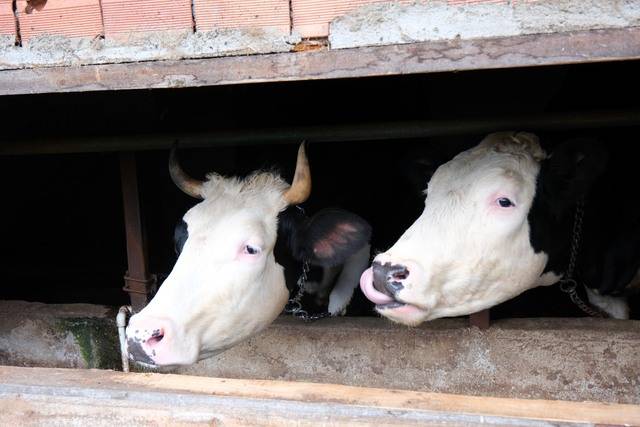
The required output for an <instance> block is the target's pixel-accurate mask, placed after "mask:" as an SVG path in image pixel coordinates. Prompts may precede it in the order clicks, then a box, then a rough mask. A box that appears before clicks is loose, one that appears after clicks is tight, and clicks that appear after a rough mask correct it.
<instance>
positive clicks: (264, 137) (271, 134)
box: [0, 109, 640, 155]
mask: <svg viewBox="0 0 640 427" xmlns="http://www.w3.org/2000/svg"><path fill="white" fill-rule="evenodd" d="M639 125H640V109H631V110H610V111H592V112H584V111H576V112H566V113H542V114H519V115H502V116H500V117H489V116H487V117H478V118H474V119H464V120H461V119H445V120H406V121H390V122H380V121H378V122H375V123H371V122H370V123H366V122H365V123H353V124H348V125H322V126H287V127H284V128H273V127H270V128H262V129H246V128H243V129H225V130H220V131H209V132H179V133H168V132H164V133H155V134H154V133H150V134H122V135H109V136H81V137H74V136H65V137H41V138H30V139H15V140H3V141H2V143H0V155H16V154H47V153H95V152H108V151H131V150H136V151H141V150H165V149H169V148H170V147H171V146H172V145H173V144H174V143H175V142H179V143H180V146H181V147H190V148H196V147H214V146H230V145H247V144H249V145H251V144H257V143H260V144H297V143H300V141H309V142H344V141H384V140H389V139H415V138H427V137H432V136H442V135H465V134H483V133H489V132H495V131H497V130H501V129H536V130H537V131H543V130H548V131H554V130H556V131H557V130H565V131H566V130H572V129H582V130H585V129H594V128H619V127H625V126H639Z"/></svg>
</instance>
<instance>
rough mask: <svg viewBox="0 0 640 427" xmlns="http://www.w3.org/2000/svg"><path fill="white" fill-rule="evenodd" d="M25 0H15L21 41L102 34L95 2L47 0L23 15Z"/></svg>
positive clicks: (97, 6) (98, 4)
mask: <svg viewBox="0 0 640 427" xmlns="http://www.w3.org/2000/svg"><path fill="white" fill-rule="evenodd" d="M26 8H27V2H26V0H18V3H17V11H18V19H19V22H20V35H21V36H22V40H23V41H25V40H29V39H30V38H32V37H34V36H38V35H44V34H49V35H60V36H67V37H96V36H98V35H100V34H102V19H101V17H100V1H99V0H48V1H47V2H46V4H45V5H44V7H43V8H42V9H41V10H36V9H32V10H31V13H27V9H26Z"/></svg>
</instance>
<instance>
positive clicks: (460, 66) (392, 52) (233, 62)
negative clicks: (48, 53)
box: [0, 27, 640, 95]
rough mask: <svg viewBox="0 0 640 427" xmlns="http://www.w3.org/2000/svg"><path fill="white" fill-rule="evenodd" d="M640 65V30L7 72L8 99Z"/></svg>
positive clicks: (3, 83)
mask: <svg viewBox="0 0 640 427" xmlns="http://www.w3.org/2000/svg"><path fill="white" fill-rule="evenodd" d="M638 58H640V27H632V28H624V29H609V30H592V31H579V32H570V33H555V34H538V35H526V36H519V37H508V38H494V39H477V40H451V41H445V42H435V43H415V44H406V45H393V46H381V47H366V48H357V49H344V50H326V51H315V52H299V53H284V54H272V55H255V56H240V57H224V58H210V59H198V60H183V61H158V62H143V63H129V64H110V65H92V66H83V67H50V68H39V69H26V70H6V71H0V95H10V94H29V93H47V92H82V91H99V90H123V89H148V88H176V87H197V86H213V85H229V84H241V83H258V82H276V81H296V80H321V79H334V78H346V77H365V76H384V75H397V74H414V73H432V72H444V71H462V70H480V69H495V68H512V67H528V66H541V65H558V64H580V63H590V62H602V61H620V60H628V59H638Z"/></svg>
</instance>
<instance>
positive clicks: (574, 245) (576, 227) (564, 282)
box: [560, 199, 609, 318]
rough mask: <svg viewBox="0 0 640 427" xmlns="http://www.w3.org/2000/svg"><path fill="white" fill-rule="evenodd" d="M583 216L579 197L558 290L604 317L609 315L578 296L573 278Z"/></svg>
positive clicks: (584, 309)
mask: <svg viewBox="0 0 640 427" xmlns="http://www.w3.org/2000/svg"><path fill="white" fill-rule="evenodd" d="M583 218H584V201H583V200H582V199H581V200H579V201H578V203H577V204H576V211H575V214H574V217H573V231H572V235H571V251H570V252H569V264H568V265H567V271H565V273H564V276H563V278H562V279H560V290H561V291H562V292H564V293H566V294H568V295H569V298H570V299H571V302H573V303H574V304H575V305H576V306H578V308H579V309H580V310H582V311H583V312H585V313H586V314H588V315H589V316H591V317H602V318H606V317H609V315H608V314H607V313H606V312H604V311H602V310H600V309H599V308H597V307H593V306H592V305H591V304H588V303H586V302H584V301H583V300H582V298H580V296H579V295H578V291H577V290H576V288H577V287H578V282H576V281H575V279H574V278H573V273H574V270H575V268H576V261H577V259H578V251H579V250H580V240H582V220H583Z"/></svg>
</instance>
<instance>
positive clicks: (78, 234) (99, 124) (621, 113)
mask: <svg viewBox="0 0 640 427" xmlns="http://www.w3.org/2000/svg"><path fill="white" fill-rule="evenodd" d="M639 71H640V62H638V61H624V62H613V63H601V64H582V65H563V66H553V67H544V68H522V69H506V70H487V71H468V72H459V73H436V74H418V75H407V76H389V77H372V78H360V79H340V80H327V81H303V82H286V83H284V82H283V83H264V84H253V85H231V86H216V87H204V88H181V89H155V90H131V91H107V92H86V93H69V94H39V95H18V96H10V97H4V99H3V100H4V102H3V103H1V104H0V113H1V114H2V117H3V118H4V123H5V130H4V133H3V139H4V140H5V141H6V142H5V143H3V145H2V148H1V150H2V156H0V174H1V176H2V180H3V182H5V183H6V185H5V194H4V203H3V206H4V209H2V214H1V215H2V216H1V219H2V223H3V224H4V232H3V236H4V242H5V244H4V245H3V249H2V254H1V259H2V262H1V265H2V272H3V277H4V283H5V284H6V286H2V287H1V288H0V299H2V300H8V301H29V302H39V303H46V304H49V305H47V306H31V307H30V306H27V305H22V303H17V305H15V306H13V308H11V307H12V306H11V304H7V305H5V309H6V313H7V315H8V316H10V317H14V318H18V317H20V316H25V314H26V315H27V316H33V317H34V318H35V317H37V316H38V312H46V311H47V310H51V312H52V315H53V316H54V317H55V316H59V315H60V313H57V312H56V310H57V309H56V308H55V306H53V305H52V304H72V303H89V304H95V305H104V306H108V307H111V308H112V311H111V312H109V313H108V315H106V317H110V318H113V317H114V316H115V310H116V309H117V307H118V306H120V305H123V304H127V303H128V302H129V295H128V294H127V293H126V292H124V291H123V289H122V287H123V275H124V272H125V271H126V270H127V253H126V242H125V234H124V227H125V224H124V220H123V208H124V207H123V201H122V192H121V182H120V167H121V163H120V161H121V157H120V154H121V153H122V152H127V153H131V152H135V161H136V166H137V174H138V184H139V190H140V202H141V208H142V215H143V221H144V232H145V233H144V234H145V238H146V242H147V250H148V262H149V271H150V272H151V273H154V274H156V275H157V276H158V279H159V284H160V285H161V282H162V280H163V278H164V277H166V274H168V273H169V271H170V270H171V267H172V265H173V263H174V262H175V258H176V256H175V253H174V244H173V240H172V239H173V229H174V226H175V224H176V222H177V221H178V220H179V219H180V217H181V216H182V215H183V214H184V212H185V211H186V210H187V209H188V208H189V207H190V206H192V204H193V203H194V201H193V200H191V199H190V198H188V197H187V196H186V195H184V194H183V193H181V192H180V191H179V190H178V189H177V188H175V186H174V185H173V183H172V182H171V180H170V178H169V175H168V173H167V158H168V148H169V146H170V145H171V144H172V143H173V142H174V141H177V142H178V143H179V144H180V147H181V148H180V158H181V162H182V164H183V167H184V168H185V170H187V171H189V173H190V174H192V175H193V176H195V177H199V178H202V177H204V175H205V174H206V173H207V172H209V171H216V172H219V173H222V174H225V175H245V174H247V173H248V172H250V171H252V170H255V169H257V168H265V167H266V168H269V167H272V166H274V165H277V167H278V169H279V170H281V171H282V174H283V176H285V177H286V178H287V179H289V178H290V177H291V175H292V174H293V161H292V159H293V156H294V153H295V149H296V146H297V144H298V143H299V142H300V139H301V137H306V139H307V141H308V143H309V157H310V161H311V167H312V172H313V179H314V190H313V193H312V196H311V198H310V199H309V201H308V202H307V203H305V205H304V207H305V209H306V210H308V211H309V212H314V211H316V210H318V209H320V208H322V207H325V206H340V207H343V208H346V209H349V210H351V211H353V212H356V213H358V214H359V215H361V216H363V217H364V218H366V219H367V220H368V221H370V223H371V224H372V226H373V229H374V235H373V247H374V250H376V251H381V250H384V249H386V248H387V247H388V246H389V245H390V244H391V243H393V242H394V241H395V240H396V239H397V237H398V236H399V235H400V234H401V233H402V231H404V230H405V229H406V228H407V227H408V225H410V224H411V223H412V222H413V220H414V219H415V218H416V217H417V216H418V215H419V213H420V212H421V210H422V206H423V198H422V196H421V194H420V192H421V190H422V189H423V185H424V184H425V183H424V182H421V181H420V178H419V177H420V173H422V172H424V170H423V169H424V167H425V164H424V163H420V162H416V160H417V159H422V158H423V157H425V158H428V159H435V161H443V160H446V159H449V158H450V157H451V156H453V155H454V154H456V153H458V152H459V151H461V150H463V149H466V148H468V147H470V146H472V145H475V144H476V143H477V142H478V141H479V140H480V139H481V138H482V137H483V136H484V135H485V134H487V133H488V132H491V131H494V130H502V129H512V128H515V129H518V130H529V131H532V132H534V133H536V134H538V135H539V136H540V137H541V139H542V141H543V144H545V145H546V146H548V147H552V146H554V145H556V144H558V143H560V142H561V141H563V140H565V139H567V138H572V137H576V136H595V137H601V138H603V140H606V141H607V143H608V144H611V146H612V147H613V148H614V149H615V150H620V151H624V152H625V153H628V156H630V157H636V156H637V154H638V152H639V151H638V150H639V148H638V146H637V144H636V143H635V139H636V138H637V134H638V128H639V127H640V121H639V111H638V103H637V99H638V95H639V94H638V93H637V92H638V88H637V84H636V83H635V80H636V79H637V75H638V74H639ZM408 123H412V124H414V125H415V124H416V123H418V124H420V123H421V124H422V125H421V127H420V126H419V127H417V128H411V127H409V126H407V124H408ZM416 129H417V130H416ZM420 133H424V134H425V135H418V134H420ZM416 176H417V178H416ZM380 194H384V195H386V197H387V199H386V200H390V202H387V203H383V202H381V199H380ZM611 202H612V204H613V205H616V206H620V204H624V202H623V201H620V200H612V201H611ZM630 303H631V308H632V313H631V318H632V319H634V320H637V319H639V318H640V300H639V299H638V297H637V296H632V297H631V299H630ZM64 316H67V315H63V317H64ZM67 317H69V316H67ZM77 317H81V316H80V315H78V316H75V315H74V316H71V318H72V319H74V320H73V321H76V320H75V319H76V318H77ZM347 317H348V318H347V319H337V320H336V319H328V320H324V321H318V322H316V323H314V324H308V325H307V324H303V323H298V322H297V321H296V320H294V319H284V320H282V321H280V322H279V323H277V324H276V325H275V326H274V327H273V328H271V329H270V330H269V331H270V332H269V333H270V334H271V335H268V336H266V337H257V338H256V339H252V340H250V342H249V343H248V344H246V346H244V347H242V348H241V349H232V350H230V351H229V352H227V353H223V354H222V355H221V356H220V357H218V358H217V359H215V360H214V361H209V362H207V363H204V364H201V365H200V366H199V367H195V368H187V369H183V370H182V371H181V372H182V373H187V374H195V375H215V376H228V377H232V378H238V377H242V378H277V379H287V380H297V379H300V378H302V379H308V378H311V379H312V380H314V381H322V380H324V381H327V382H330V381H331V382H345V383H348V384H356V385H369V386H371V385H373V386H379V387H394V388H407V389H413V390H425V389H430V390H435V391H448V392H463V391H466V392H468V393H470V394H478V395H486V394H492V393H493V394H494V395H498V396H504V395H507V396H508V395H516V396H518V397H538V398H563V399H568V400H581V399H584V398H589V399H591V400H601V401H609V402H620V403H638V402H637V394H634V390H637V389H638V386H639V384H638V377H637V371H635V367H636V366H637V365H635V362H634V361H633V359H632V356H630V354H631V353H630V349H631V348H633V346H635V345H636V341H634V340H635V339H636V338H637V333H638V331H637V326H636V323H635V322H634V321H629V322H615V321H609V320H607V321H600V320H596V319H587V318H586V317H585V315H584V313H582V312H581V311H580V310H579V309H578V308H577V307H576V306H575V305H574V304H572V303H571V301H569V299H568V298H567V297H566V295H564V294H562V293H561V292H560V291H559V290H558V289H557V287H550V288H537V289H534V290H531V291H528V292H526V293H524V294H522V295H521V296H519V297H517V298H515V299H513V300H511V301H508V302H506V303H503V304H501V305H499V306H497V307H495V308H493V309H491V318H492V321H496V322H497V323H495V327H494V326H492V328H493V329H492V328H490V329H489V331H488V332H478V331H477V330H475V329H469V328H468V327H467V321H466V319H455V320H452V321H448V320H446V321H443V322H440V321H437V322H434V324H432V325H425V327H424V328H418V329H416V330H411V331H407V330H406V329H404V328H397V327H395V326H393V325H390V324H389V323H388V322H386V321H383V320H381V319H376V318H377V317H378V316H377V315H375V314H374V313H373V311H372V304H370V303H369V302H367V301H366V300H365V298H364V297H363V296H362V295H361V293H360V291H359V290H356V295H355V297H354V301H353V303H352V305H351V307H350V309H349V310H348V312H347ZM363 317H365V319H362V318H363ZM531 318H534V319H535V318H539V319H537V320H538V321H536V320H531ZM554 318H557V320H554ZM566 318H574V320H575V322H573V323H571V321H567V320H565V319H566ZM578 318H580V319H578ZM514 319H515V320H514ZM500 321H504V322H505V323H502V324H501V323H499V322H500ZM563 323H564V324H566V325H568V326H566V329H562V328H563V326H562V324H563ZM5 325H13V326H15V324H11V323H5ZM500 325H503V326H500ZM610 328H616V330H617V333H618V335H616V339H614V340H612V341H611V342H607V343H606V345H604V344H603V345H601V346H600V345H598V346H596V348H595V349H594V350H593V353H590V354H589V355H588V356H586V358H585V356H584V354H582V355H581V354H579V353H578V351H579V350H580V349H584V348H585V346H588V345H589V344H586V343H592V342H600V340H603V339H604V338H605V337H607V336H608V334H609V332H610V330H611V329H610ZM11 330H12V329H11V328H9V329H8V330H7V331H5V332H10V331H11ZM363 331H364V332H363ZM399 331H401V333H399ZM461 331H463V332H461ZM545 331H551V332H550V333H549V334H547V335H545ZM113 332H114V334H115V327H114V328H113ZM38 333H39V332H38V331H37V330H36V334H38ZM99 333H101V332H100V331H99V332H92V334H94V335H92V336H91V337H90V339H95V336H97V334H99ZM105 333H106V332H105ZM509 333H513V334H516V335H517V334H521V335H522V340H521V341H518V340H514V339H511V338H505V337H506V336H507V335H508V334H509ZM505 334H506V335H505ZM540 334H541V335H540ZM554 334H555V335H556V336H557V340H556V341H550V340H549V337H550V336H552V335H554ZM456 336H458V337H460V341H456V338H455V337H456ZM305 337H306V338H305ZM620 337H622V338H620ZM76 338H77V337H76ZM341 339H342V340H344V341H342V342H340V340H341ZM432 339H437V340H439V341H438V342H440V343H445V344H441V345H442V346H443V349H440V350H438V348H437V346H431V347H430V346H429V342H428V341H427V340H432ZM465 339H468V340H470V342H471V344H469V342H464V340H465ZM301 340H302V341H301ZM313 341H315V342H316V345H315V346H311V345H310V344H309V343H310V342H313ZM486 341H490V342H491V345H493V346H495V347H486V346H484V344H480V343H481V342H486ZM46 345H47V343H46V342H45V347H42V349H40V350H37V351H39V352H45V351H46V350H44V348H46ZM48 345H50V346H51V347H52V348H53V347H55V346H56V344H55V343H54V344H52V343H48ZM354 345H355V346H356V348H355V349H354V348H353V347H354ZM304 346H307V350H304ZM529 346H540V348H542V349H543V350H542V351H540V349H539V348H538V349H530V347H529ZM563 346H564V347H563ZM407 347H409V348H411V349H413V350H414V352H420V353H417V354H421V355H425V356H424V357H421V356H418V355H416V356H407V355H406V352H405V350H403V349H405V348H407ZM426 347H429V348H430V349H429V350H427V349H426ZM347 348H350V350H347ZM488 348H489V349H490V350H487V349H488ZM554 348H555V349H558V348H560V349H561V351H563V352H566V354H563V357H561V358H560V359H561V360H555V361H554V360H552V359H545V357H551V355H553V354H557V353H554V350H553V349H554ZM283 349H287V350H289V349H295V351H294V352H293V357H292V358H296V357H300V359H299V361H298V363H291V362H290V361H287V360H288V359H287V353H288V352H289V351H283ZM452 349H453V350H452ZM523 349H524V350H523ZM612 349H613V350H612ZM501 350H502V351H504V352H505V353H506V355H505V356H504V358H503V359H500V358H499V357H498V358H497V359H496V358H495V357H496V354H495V353H498V352H500V351H501ZM92 351H95V353H93V356H92V357H93V359H91V360H92V362H91V363H89V364H87V363H86V361H85V362H82V361H80V360H77V361H68V360H67V361H65V362H61V361H60V360H54V361H53V362H50V363H51V364H49V365H47V363H46V362H42V361H41V362H40V364H41V365H46V366H59V365H57V364H60V365H62V364H63V363H67V365H64V366H85V367H86V366H89V367H111V368H118V365H117V357H118V356H117V354H116V355H114V356H115V361H114V360H112V359H109V360H108V362H107V364H106V365H101V364H100V363H101V362H99V361H98V360H97V359H100V357H102V356H101V354H102V353H100V350H99V349H98V350H92ZM451 351H456V352H457V351H459V352H460V354H465V355H466V356H465V357H468V359H464V360H462V359H455V358H453V356H451V353H450V352H451ZM483 351H484V352H485V353H483ZM519 351H522V352H524V353H529V355H528V356H527V357H526V358H524V359H523V358H522V357H521V354H520V353H519ZM491 352H493V353H492V354H490V353H491ZM613 352H617V354H614V355H611V354H612V353H613ZM509 353H511V354H512V355H513V356H512V357H511V358H510V356H509ZM362 354H365V355H368V356H362ZM0 356H2V357H3V359H2V362H3V363H7V364H26V365H29V364H34V362H33V361H34V360H36V359H35V358H34V359H28V358H27V357H25V358H23V359H18V360H17V362H16V361H15V360H16V359H13V360H12V359H11V358H12V357H13V355H12V354H9V353H8V352H6V351H5V353H0ZM604 356H606V357H609V358H610V359H607V360H612V361H614V360H615V362H612V363H611V371H606V372H603V373H602V374H601V378H600V380H596V381H595V382H590V381H593V375H592V376H590V377H589V380H587V381H585V382H584V383H581V384H580V385H579V386H577V385H576V382H575V381H578V379H580V378H584V376H586V375H587V374H588V372H587V370H588V367H589V366H601V364H602V362H601V361H602V359H601V358H602V357H604ZM387 357H392V358H393V359H394V360H399V361H401V363H400V365H398V366H396V367H395V368H394V367H393V366H392V364H384V365H381V366H375V364H372V365H371V366H364V367H363V365H366V363H369V362H371V361H372V360H373V361H374V362H376V363H378V362H380V361H382V360H385V359H386V358H387ZM501 357H503V356H501ZM359 358H361V359H359ZM536 358H537V359H538V362H537V364H536V365H535V367H531V365H527V363H530V362H531V361H533V360H535V359H536ZM454 359H455V360H456V362H455V363H453V364H451V365H447V363H442V364H441V363H440V362H438V360H454ZM580 359H583V360H582V363H581V362H580ZM283 360H285V361H284V362H283ZM362 360H364V362H362ZM496 360H502V361H504V362H505V363H504V364H503V365H495V363H494V362H496ZM523 360H524V362H523ZM358 361H360V362H358ZM567 361H568V362H567ZM359 363H360V364H359ZM403 363H404V365H403ZM567 363H569V364H570V365H571V364H573V365H575V366H577V367H575V366H572V367H569V368H567V366H566V365H567ZM36 364H37V363H36ZM74 364H75V365H74ZM403 366H405V367H408V369H409V371H407V370H406V369H405V370H404V372H402V371H403V369H402V367H403ZM500 366H502V368H501V367H500ZM506 366H509V369H511V370H512V371H511V372H518V373H519V374H520V373H521V374H522V375H523V376H527V375H529V377H530V381H527V380H526V379H518V380H517V382H518V383H522V384H523V385H522V387H520V388H518V387H516V388H515V391H513V389H512V390H508V388H510V387H514V386H513V383H515V382H516V380H515V379H513V380H512V381H513V382H509V381H508V377H513V375H512V374H509V373H505V372H503V373H502V374H500V375H498V374H496V372H495V371H496V369H498V370H502V369H503V368H504V367H506ZM328 367H331V369H329V368H328ZM574 368H575V369H574ZM323 369H325V371H324V372H321V370H323ZM394 369H395V370H394ZM421 369H422V374H419V371H420V370H421ZM438 369H440V370H441V371H442V372H445V373H441V376H440V377H437V375H436V376H434V372H438ZM447 369H450V370H447ZM460 369H470V370H473V369H476V371H474V372H476V374H477V373H478V372H481V374H478V375H479V377H478V378H479V379H478V381H472V380H469V379H468V374H465V373H464V372H461V371H460ZM518 369H521V371H519V370H518ZM536 369H538V370H540V371H539V372H537V373H536V372H535V371H536ZM545 369H546V370H545ZM456 370H458V373H457V374H453V373H452V372H454V371H456ZM614 371H615V372H614ZM394 376H395V377H394ZM411 376H412V377H413V378H415V380H413V381H407V380H406V379H407V378H408V377H411ZM427 376H431V380H429V379H427ZM496 376H497V377H498V378H499V379H498V380H495V379H494V378H496ZM392 377H394V378H392ZM463 377H467V378H466V379H463ZM541 377H545V378H546V379H545V381H541V380H540V378H541ZM489 379H490V380H489ZM491 381H494V382H491ZM501 381H502V382H501ZM480 383H484V384H480ZM594 384H595V385H594ZM580 387H582V388H580ZM585 396H586V397H585Z"/></svg>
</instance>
